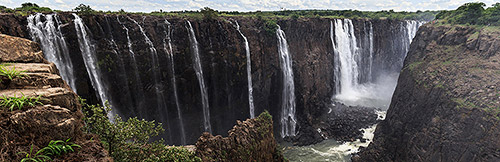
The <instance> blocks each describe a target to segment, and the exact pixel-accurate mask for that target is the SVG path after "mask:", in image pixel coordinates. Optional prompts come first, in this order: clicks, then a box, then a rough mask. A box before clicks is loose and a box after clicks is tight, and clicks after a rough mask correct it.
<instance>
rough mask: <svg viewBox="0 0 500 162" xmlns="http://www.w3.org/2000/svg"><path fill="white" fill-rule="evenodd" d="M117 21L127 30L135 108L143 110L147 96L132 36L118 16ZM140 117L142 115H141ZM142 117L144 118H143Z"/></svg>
mask: <svg viewBox="0 0 500 162" xmlns="http://www.w3.org/2000/svg"><path fill="white" fill-rule="evenodd" d="M116 20H117V21H118V23H119V24H120V25H122V28H123V29H124V30H125V33H126V35H127V47H128V52H129V55H130V58H131V62H132V64H131V66H132V69H133V71H134V81H135V84H134V85H135V87H134V96H135V97H133V99H135V100H136V102H135V103H136V104H135V106H136V107H137V109H142V105H143V104H142V103H143V102H144V99H145V95H144V90H143V88H142V86H143V85H142V80H141V77H140V76H139V68H138V67H137V61H136V59H135V53H134V50H133V48H132V41H130V35H129V30H128V28H127V27H126V26H125V24H123V23H122V22H121V21H120V18H119V17H118V16H116ZM139 115H140V114H139ZM141 117H142V116H141Z"/></svg>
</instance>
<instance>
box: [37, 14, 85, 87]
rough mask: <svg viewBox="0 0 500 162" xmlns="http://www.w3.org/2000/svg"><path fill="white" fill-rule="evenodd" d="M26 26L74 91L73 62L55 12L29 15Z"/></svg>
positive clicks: (46, 56) (47, 57)
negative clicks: (43, 19)
mask: <svg viewBox="0 0 500 162" xmlns="http://www.w3.org/2000/svg"><path fill="white" fill-rule="evenodd" d="M42 17H43V18H45V21H42V20H41V18H42ZM54 23H55V24H54ZM28 28H29V31H30V35H31V38H32V39H33V41H35V42H38V43H39V44H40V46H41V48H42V51H43V53H44V55H45V58H46V59H47V60H48V61H50V62H53V63H54V64H56V67H57V69H59V71H60V72H61V77H62V78H63V80H65V81H66V82H68V84H69V86H70V87H71V89H73V90H74V91H76V85H75V80H76V79H75V76H74V74H73V63H72V62H71V58H70V55H69V50H68V46H67V45H66V41H65V39H64V36H63V35H62V32H61V22H60V21H59V18H58V16H57V14H49V15H44V14H41V13H37V14H36V15H30V16H28Z"/></svg>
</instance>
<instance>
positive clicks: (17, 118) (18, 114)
mask: <svg viewBox="0 0 500 162" xmlns="http://www.w3.org/2000/svg"><path fill="white" fill-rule="evenodd" d="M0 63H2V65H1V67H2V70H11V71H17V72H20V75H19V76H18V77H13V78H8V77H7V75H4V74H5V73H4V72H2V73H1V74H2V75H0V79H1V82H0V97H1V99H0V100H2V103H4V102H5V101H6V100H7V98H10V97H15V98H23V97H25V98H38V99H39V100H38V101H39V103H37V104H36V103H35V104H34V105H28V103H27V102H26V103H24V106H19V107H18V106H15V107H12V108H11V107H8V106H6V105H2V106H0V148H1V149H0V161H20V160H21V158H23V157H25V156H23V155H22V154H19V153H20V152H30V149H33V151H34V152H36V151H38V150H39V149H41V148H43V147H45V146H47V145H48V144H49V142H50V141H51V140H67V139H71V142H73V143H76V144H78V145H80V146H81V148H77V149H76V151H75V152H73V153H68V154H67V155H64V156H58V157H55V159H53V160H54V161H112V160H111V158H109V156H108V154H107V151H106V150H105V149H104V148H103V147H102V146H101V143H100V142H99V140H91V139H92V138H95V137H93V136H91V135H87V134H85V133H84V132H82V126H83V121H82V117H83V115H82V112H81V105H80V102H79V101H78V96H77V95H76V93H74V92H73V91H72V90H71V89H70V88H69V86H68V85H67V84H66V82H64V81H63V80H62V78H61V76H59V72H58V70H57V68H56V66H55V65H54V64H53V63H49V62H48V61H46V60H45V59H44V58H43V53H42V51H41V50H40V48H39V46H38V44H37V43H34V42H32V41H29V40H27V39H23V38H17V37H12V36H7V35H3V34H0ZM34 152H33V153H34Z"/></svg>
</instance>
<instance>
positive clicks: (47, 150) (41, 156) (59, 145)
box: [18, 139, 81, 162]
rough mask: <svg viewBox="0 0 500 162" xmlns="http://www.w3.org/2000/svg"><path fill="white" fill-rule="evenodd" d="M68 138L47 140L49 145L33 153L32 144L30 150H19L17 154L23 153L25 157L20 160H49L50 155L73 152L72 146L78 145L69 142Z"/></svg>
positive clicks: (40, 161) (27, 161)
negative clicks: (64, 139)
mask: <svg viewBox="0 0 500 162" xmlns="http://www.w3.org/2000/svg"><path fill="white" fill-rule="evenodd" d="M69 140H70V139H67V140H66V141H63V140H57V141H54V140H51V141H50V142H49V145H48V146H46V147H44V148H42V149H40V150H38V151H37V152H36V153H34V154H33V145H31V148H30V152H29V153H28V152H19V153H18V154H25V157H24V158H23V159H21V162H30V161H32V162H46V161H51V160H52V158H50V156H52V157H54V156H61V155H63V154H66V153H69V152H70V151H71V152H75V150H74V149H73V147H79V148H81V147H80V145H77V144H74V143H70V142H69Z"/></svg>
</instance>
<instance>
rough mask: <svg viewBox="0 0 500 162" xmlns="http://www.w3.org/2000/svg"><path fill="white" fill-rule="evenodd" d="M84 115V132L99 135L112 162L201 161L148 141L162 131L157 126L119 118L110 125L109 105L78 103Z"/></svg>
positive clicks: (192, 154) (83, 101) (156, 142)
mask: <svg viewBox="0 0 500 162" xmlns="http://www.w3.org/2000/svg"><path fill="white" fill-rule="evenodd" d="M80 102H81V104H82V107H83V112H84V115H85V117H84V122H85V129H86V131H87V132H88V133H94V134H97V135H99V137H100V139H101V142H102V143H103V145H104V146H105V148H106V149H107V150H108V152H109V153H110V155H111V156H112V157H113V159H114V160H115V161H120V162H128V161H133V162H141V161H142V162H153V161H154V162H159V161H187V162H190V161H201V159H200V158H198V157H196V156H195V155H194V153H193V152H190V151H188V150H186V149H183V148H174V147H170V148H167V146H166V145H164V144H163V140H159V141H153V142H150V141H151V138H152V137H154V136H158V135H159V134H160V133H162V132H163V131H164V129H163V128H162V126H161V123H158V124H157V123H156V122H155V121H145V120H139V119H137V117H134V118H129V119H128V120H126V121H124V120H123V119H121V118H120V117H119V116H115V117H113V122H110V120H109V119H108V117H107V114H108V113H109V112H110V111H111V109H110V108H109V105H106V106H104V107H102V106H99V105H97V106H96V105H89V104H87V103H85V100H84V99H80Z"/></svg>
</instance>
